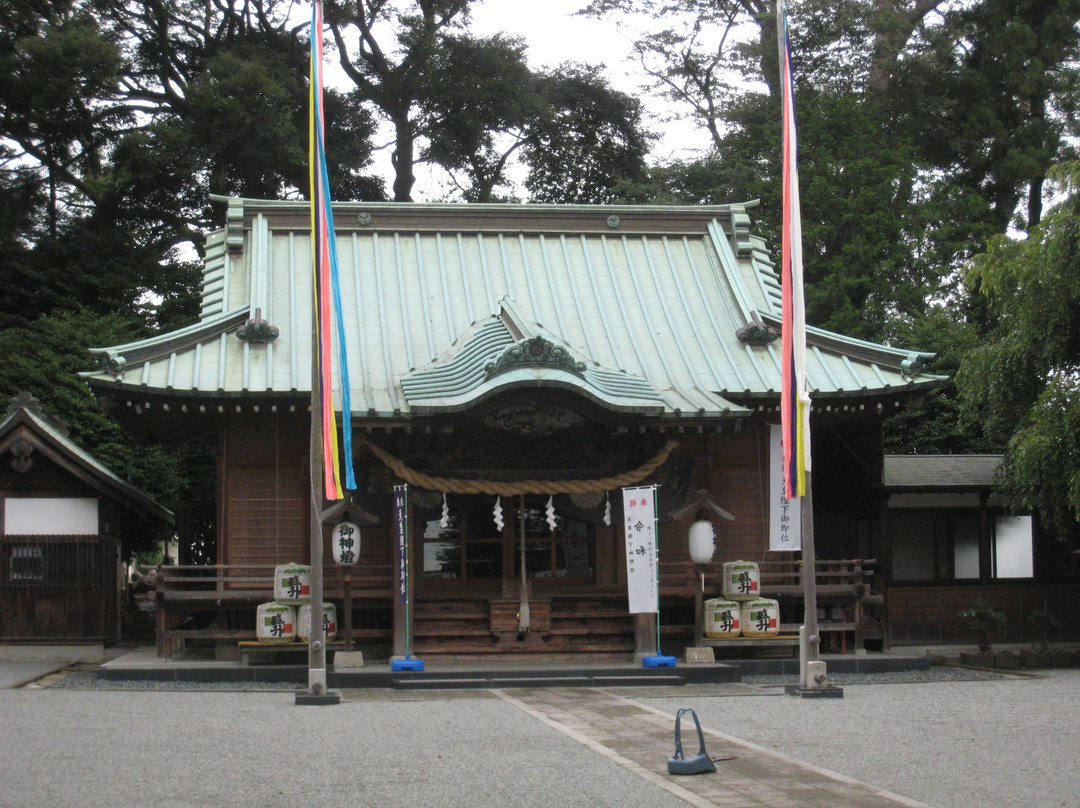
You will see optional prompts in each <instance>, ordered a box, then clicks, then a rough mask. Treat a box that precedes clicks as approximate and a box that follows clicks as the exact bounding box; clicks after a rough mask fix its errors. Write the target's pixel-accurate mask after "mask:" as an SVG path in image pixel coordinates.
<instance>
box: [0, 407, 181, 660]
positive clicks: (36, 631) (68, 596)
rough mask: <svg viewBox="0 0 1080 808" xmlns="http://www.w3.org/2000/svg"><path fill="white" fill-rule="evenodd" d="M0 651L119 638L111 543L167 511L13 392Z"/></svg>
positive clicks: (145, 530) (82, 656) (74, 651)
mask: <svg viewBox="0 0 1080 808" xmlns="http://www.w3.org/2000/svg"><path fill="white" fill-rule="evenodd" d="M0 458H2V459H3V463H0V659H3V658H8V659H19V658H43V657H47V658H56V659H67V660H71V661H100V660H101V659H102V658H103V652H104V648H105V646H106V645H108V644H110V643H113V642H115V641H116V640H117V639H119V637H120V621H121V614H120V607H121V593H122V591H123V589H124V580H123V576H122V574H121V558H120V547H121V544H122V542H123V540H124V538H126V537H129V536H131V535H132V532H133V531H137V532H138V535H139V536H140V537H141V538H145V537H151V538H154V539H165V538H167V537H168V535H169V534H170V532H171V528H172V525H173V522H174V518H173V514H172V512H171V511H170V510H168V509H167V508H165V507H163V506H161V505H159V504H158V503H157V502H155V501H154V500H152V499H151V498H150V497H149V496H147V495H146V494H144V493H143V492H141V491H139V490H138V489H136V488H134V487H133V486H131V485H130V484H129V483H127V482H126V481H125V480H123V479H121V478H120V477H118V476H117V475H116V474H114V473H113V472H111V471H110V470H109V469H107V468H106V467H105V466H104V465H102V464H101V463H100V462H99V461H98V460H97V459H95V458H94V457H92V456H91V455H89V454H87V453H86V452H85V451H84V450H83V449H82V448H80V447H79V446H78V445H77V444H76V443H75V442H74V441H72V440H71V438H70V437H69V436H68V434H67V430H66V429H65V428H64V427H63V425H62V424H59V423H57V422H56V421H54V420H53V419H51V418H50V417H49V416H48V415H47V414H46V413H44V412H43V411H42V409H41V407H40V405H39V403H38V401H37V399H35V398H34V397H33V396H32V395H30V394H29V393H20V394H19V395H17V396H15V397H14V398H13V399H12V400H11V402H10V403H9V405H8V408H7V411H6V413H5V415H4V417H3V419H2V420H0Z"/></svg>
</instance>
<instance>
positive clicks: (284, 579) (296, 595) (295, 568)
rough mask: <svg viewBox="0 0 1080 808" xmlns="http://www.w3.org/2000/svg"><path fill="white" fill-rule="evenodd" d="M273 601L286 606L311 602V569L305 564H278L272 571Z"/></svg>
mask: <svg viewBox="0 0 1080 808" xmlns="http://www.w3.org/2000/svg"><path fill="white" fill-rule="evenodd" d="M274 600H276V601H277V602H278V603H283V604H285V605H286V606H299V605H300V604H301V603H308V602H310V601H311V567H309V566H307V565H306V564H279V565H278V566H277V567H276V568H275V569H274Z"/></svg>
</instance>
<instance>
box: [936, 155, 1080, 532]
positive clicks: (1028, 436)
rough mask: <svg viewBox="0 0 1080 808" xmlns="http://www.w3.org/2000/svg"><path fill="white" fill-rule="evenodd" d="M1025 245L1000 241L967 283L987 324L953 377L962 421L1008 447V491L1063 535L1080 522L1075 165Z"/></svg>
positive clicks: (1079, 224)
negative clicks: (983, 303) (1062, 194)
mask: <svg viewBox="0 0 1080 808" xmlns="http://www.w3.org/2000/svg"><path fill="white" fill-rule="evenodd" d="M1054 176H1055V178H1056V179H1057V180H1059V182H1060V183H1061V185H1062V187H1063V188H1064V190H1065V191H1066V192H1067V196H1066V198H1065V199H1064V200H1063V201H1061V202H1059V203H1058V204H1057V205H1056V206H1054V207H1053V208H1052V209H1051V210H1050V212H1049V213H1048V214H1047V215H1046V216H1045V217H1044V218H1043V220H1042V221H1041V222H1040V223H1039V225H1037V226H1036V227H1035V228H1034V229H1033V230H1032V231H1031V233H1030V234H1029V235H1028V237H1027V238H1025V239H1012V238H1009V237H1007V236H997V237H995V238H994V239H992V240H991V242H990V246H989V249H988V250H987V251H986V253H984V254H983V255H980V256H979V257H978V258H977V259H976V260H975V261H974V263H973V264H972V267H971V269H970V271H969V279H970V282H971V283H972V285H973V286H975V287H976V288H977V289H979V290H980V291H981V292H982V293H983V294H984V295H985V296H986V299H987V302H988V305H989V311H990V315H991V317H992V321H993V325H992V326H991V328H990V329H989V331H988V334H987V335H986V337H985V338H984V339H983V340H982V341H981V343H980V344H978V345H976V346H973V347H972V348H971V349H970V350H968V351H967V352H966V353H965V355H964V359H963V363H962V364H961V366H960V369H959V372H958V373H957V376H956V382H957V385H958V387H959V388H960V392H961V394H962V398H961V401H962V404H963V407H964V412H965V414H966V415H967V416H968V417H969V418H970V419H971V420H972V421H974V422H977V423H978V424H980V425H981V427H982V429H984V430H985V432H986V434H987V435H988V436H989V437H990V438H991V439H993V440H996V441H1000V442H1002V443H1006V442H1007V443H1008V449H1009V452H1008V458H1007V462H1006V467H1005V471H1006V474H1005V481H1004V482H1005V488H1006V491H1007V492H1008V493H1010V494H1011V495H1012V497H1013V499H1014V501H1015V502H1016V503H1017V504H1018V505H1020V506H1023V507H1027V508H1036V509H1038V510H1039V512H1040V513H1041V514H1042V515H1043V517H1044V519H1045V520H1046V522H1047V523H1048V524H1049V525H1050V526H1051V527H1052V528H1053V529H1054V530H1055V531H1056V532H1058V534H1059V535H1061V536H1062V537H1065V536H1067V535H1069V530H1070V529H1075V526H1076V523H1077V521H1078V520H1080V275H1078V274H1077V271H1076V267H1077V264H1078V262H1080V165H1077V164H1075V163H1073V164H1068V165H1066V166H1062V167H1060V168H1059V169H1058V170H1057V171H1056V172H1055V173H1054Z"/></svg>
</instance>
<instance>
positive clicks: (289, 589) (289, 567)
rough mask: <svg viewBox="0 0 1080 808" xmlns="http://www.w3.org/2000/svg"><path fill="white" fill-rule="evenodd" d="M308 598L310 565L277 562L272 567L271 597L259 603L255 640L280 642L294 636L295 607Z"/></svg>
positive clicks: (287, 641) (306, 601)
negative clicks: (272, 586) (268, 601)
mask: <svg viewBox="0 0 1080 808" xmlns="http://www.w3.org/2000/svg"><path fill="white" fill-rule="evenodd" d="M310 601H311V567H309V566H306V565H304V564H291V563H290V564H279V565H278V566H277V567H276V568H275V569H274V600H273V601H271V602H270V603H262V604H260V605H259V607H258V610H257V612H256V615H255V637H256V639H258V640H259V642H265V643H273V644H282V643H290V642H292V641H293V640H295V639H296V635H297V631H296V618H297V613H296V610H297V607H299V606H301V605H303V604H305V603H309V602H310Z"/></svg>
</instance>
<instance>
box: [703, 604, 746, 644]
mask: <svg viewBox="0 0 1080 808" xmlns="http://www.w3.org/2000/svg"><path fill="white" fill-rule="evenodd" d="M741 625H742V610H741V607H740V604H739V602H738V601H736V600H727V599H725V598H711V599H710V600H707V601H705V636H706V637H709V638H710V639H713V640H734V639H735V638H736V637H738V636H739V633H740V631H741Z"/></svg>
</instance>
